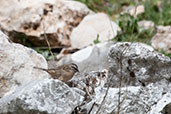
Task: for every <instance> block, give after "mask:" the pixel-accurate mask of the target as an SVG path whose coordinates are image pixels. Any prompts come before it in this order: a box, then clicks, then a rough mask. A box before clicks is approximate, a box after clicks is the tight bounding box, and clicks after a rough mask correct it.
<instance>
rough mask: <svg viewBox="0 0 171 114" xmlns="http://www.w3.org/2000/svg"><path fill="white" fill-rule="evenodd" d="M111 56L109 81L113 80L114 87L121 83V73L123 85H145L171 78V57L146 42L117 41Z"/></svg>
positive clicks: (110, 53) (111, 50)
mask: <svg viewBox="0 0 171 114" xmlns="http://www.w3.org/2000/svg"><path fill="white" fill-rule="evenodd" d="M109 57H110V69H109V77H110V78H109V79H108V82H109V83H110V82H112V86H113V87H116V86H118V85H119V83H118V81H119V80H120V77H121V75H122V81H123V82H122V86H126V85H134V86H135V85H144V86H145V85H146V84H149V83H153V82H157V81H160V80H162V79H166V80H170V79H171V59H170V58H169V57H167V56H164V55H163V54H161V53H158V52H156V51H154V49H153V48H152V47H150V46H148V45H146V44H142V43H128V42H125V43H116V44H115V45H113V46H112V48H111V49H110V52H109ZM120 66H122V68H121V67H120ZM121 69H122V74H121Z"/></svg>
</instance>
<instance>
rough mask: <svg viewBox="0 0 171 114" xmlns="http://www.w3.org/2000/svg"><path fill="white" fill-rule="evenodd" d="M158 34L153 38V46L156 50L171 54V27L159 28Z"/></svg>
mask: <svg viewBox="0 0 171 114" xmlns="http://www.w3.org/2000/svg"><path fill="white" fill-rule="evenodd" d="M157 29H158V30H157V34H156V35H155V36H154V37H153V38H152V40H151V44H152V46H153V47H154V48H155V49H158V50H162V51H165V52H166V53H171V26H165V27H164V26H158V27H157Z"/></svg>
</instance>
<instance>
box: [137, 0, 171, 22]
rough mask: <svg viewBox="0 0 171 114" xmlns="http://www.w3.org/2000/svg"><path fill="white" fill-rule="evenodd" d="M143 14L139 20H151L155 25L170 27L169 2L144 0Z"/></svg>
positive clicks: (166, 0)
mask: <svg viewBox="0 0 171 114" xmlns="http://www.w3.org/2000/svg"><path fill="white" fill-rule="evenodd" d="M144 6H145V12H144V14H141V15H139V16H138V18H139V20H144V19H145V20H151V21H153V22H154V23H155V24H157V25H171V10H170V9H171V0H146V1H145V2H144Z"/></svg>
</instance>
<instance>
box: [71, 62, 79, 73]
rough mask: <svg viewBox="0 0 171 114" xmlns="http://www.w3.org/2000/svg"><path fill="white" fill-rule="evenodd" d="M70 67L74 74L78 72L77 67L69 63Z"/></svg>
mask: <svg viewBox="0 0 171 114" xmlns="http://www.w3.org/2000/svg"><path fill="white" fill-rule="evenodd" d="M70 67H71V68H72V69H73V70H74V72H79V70H78V66H77V65H76V64H75V63H71V64H70Z"/></svg>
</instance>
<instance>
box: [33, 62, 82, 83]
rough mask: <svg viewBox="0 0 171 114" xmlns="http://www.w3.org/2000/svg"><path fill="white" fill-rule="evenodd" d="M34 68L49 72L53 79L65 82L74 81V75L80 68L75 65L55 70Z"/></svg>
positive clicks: (67, 65)
mask: <svg viewBox="0 0 171 114" xmlns="http://www.w3.org/2000/svg"><path fill="white" fill-rule="evenodd" d="M34 68H36V69H40V70H44V71H46V72H48V73H49V74H50V75H51V76H52V78H53V79H58V80H61V81H63V82H67V81H68V80H70V79H72V77H73V76H74V74H75V73H76V72H79V70H78V66H77V65H76V64H74V63H71V64H66V65H62V66H59V67H57V68H54V69H44V68H39V67H34Z"/></svg>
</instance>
